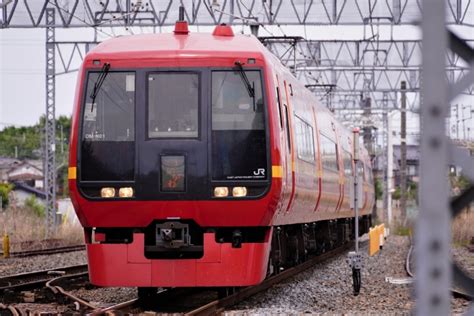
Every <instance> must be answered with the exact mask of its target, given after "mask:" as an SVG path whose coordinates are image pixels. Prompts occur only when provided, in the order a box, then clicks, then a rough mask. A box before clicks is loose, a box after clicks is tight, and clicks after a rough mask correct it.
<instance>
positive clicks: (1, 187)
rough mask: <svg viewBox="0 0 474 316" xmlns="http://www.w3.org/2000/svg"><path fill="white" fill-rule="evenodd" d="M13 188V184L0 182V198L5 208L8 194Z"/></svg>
mask: <svg viewBox="0 0 474 316" xmlns="http://www.w3.org/2000/svg"><path fill="white" fill-rule="evenodd" d="M11 190H13V184H9V183H0V196H1V198H2V208H6V207H7V206H8V203H9V199H8V194H9V193H10V191H11Z"/></svg>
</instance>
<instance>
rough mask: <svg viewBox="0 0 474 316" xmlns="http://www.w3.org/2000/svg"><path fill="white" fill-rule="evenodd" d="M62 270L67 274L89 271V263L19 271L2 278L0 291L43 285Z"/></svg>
mask: <svg viewBox="0 0 474 316" xmlns="http://www.w3.org/2000/svg"><path fill="white" fill-rule="evenodd" d="M58 271H60V272H61V273H65V274H66V275H72V274H76V273H77V272H78V271H79V272H80V273H87V264H81V265H75V266H67V267H61V268H54V269H48V270H41V271H33V272H26V273H19V274H14V275H9V276H6V277H2V278H0V293H2V292H4V291H5V290H12V291H20V290H25V289H31V288H38V287H42V286H43V285H44V283H45V282H47V281H49V280H51V279H52V278H54V273H55V272H58Z"/></svg>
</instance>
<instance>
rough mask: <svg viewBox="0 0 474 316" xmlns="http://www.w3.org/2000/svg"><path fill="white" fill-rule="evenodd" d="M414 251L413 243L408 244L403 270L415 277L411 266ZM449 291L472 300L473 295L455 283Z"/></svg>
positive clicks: (456, 295) (455, 295)
mask: <svg viewBox="0 0 474 316" xmlns="http://www.w3.org/2000/svg"><path fill="white" fill-rule="evenodd" d="M413 253H414V247H413V245H410V249H409V250H408V254H407V257H406V260H405V271H406V272H407V275H408V276H410V277H412V278H415V273H414V272H413V271H412V267H411V262H412V260H411V257H412V256H413ZM451 293H452V294H453V296H454V297H459V298H463V299H465V300H468V301H472V300H473V299H474V297H472V296H471V295H470V294H469V293H468V292H467V291H465V290H463V289H462V288H461V287H459V286H457V285H456V284H455V283H453V285H452V288H451Z"/></svg>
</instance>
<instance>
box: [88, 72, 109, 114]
mask: <svg viewBox="0 0 474 316" xmlns="http://www.w3.org/2000/svg"><path fill="white" fill-rule="evenodd" d="M109 69H110V64H109V63H105V64H104V66H102V70H101V71H100V75H99V78H97V81H96V82H95V84H94V90H92V93H91V95H90V97H91V99H92V106H91V112H93V111H94V103H95V98H96V97H97V95H98V94H99V91H100V87H102V84H103V83H104V81H105V77H107V75H108V74H109Z"/></svg>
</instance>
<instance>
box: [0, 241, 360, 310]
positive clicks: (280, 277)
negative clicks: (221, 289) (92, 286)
mask: <svg viewBox="0 0 474 316" xmlns="http://www.w3.org/2000/svg"><path fill="white" fill-rule="evenodd" d="M365 243H366V242H363V243H361V244H362V245H363V244H365ZM352 245H353V243H347V244H345V245H343V246H341V247H339V248H336V249H334V250H331V251H328V252H326V253H324V254H322V255H318V256H313V257H310V258H309V259H308V260H306V261H305V262H303V263H301V264H299V265H297V266H295V267H292V268H288V269H286V270H283V271H281V272H280V273H279V274H277V275H274V276H272V277H270V278H268V279H265V280H264V281H263V282H262V283H260V284H258V285H255V286H250V287H246V288H241V289H238V290H236V291H235V292H234V293H232V294H229V295H227V296H224V297H222V298H218V295H217V291H216V290H215V289H202V288H201V289H199V288H171V289H163V290H161V291H160V292H158V293H157V294H156V296H155V297H153V300H152V301H153V305H150V306H148V305H144V302H143V301H139V300H138V299H132V300H128V301H124V302H120V303H118V304H114V305H111V306H107V307H100V306H97V305H95V304H93V303H91V302H88V301H86V300H84V299H82V298H80V297H77V296H75V295H73V294H72V293H71V292H68V291H66V290H65V289H64V287H65V286H64V284H67V279H74V278H77V277H85V276H87V265H79V266H71V267H63V268H57V269H54V270H45V271H36V272H32V273H22V274H17V275H12V276H9V277H5V278H1V279H0V294H1V293H2V292H4V291H5V290H8V291H15V292H19V291H21V290H25V289H31V288H47V289H49V290H50V291H51V292H52V293H54V294H55V297H56V299H59V298H60V297H63V298H67V299H68V300H69V301H72V302H75V304H76V305H78V306H79V305H80V310H81V311H84V312H85V311H87V312H89V313H93V314H94V315H101V314H106V313H108V312H117V313H132V314H138V313H143V312H145V311H150V310H151V311H154V312H156V313H181V314H184V315H214V314H217V313H220V312H222V311H224V310H225V309H226V308H229V307H230V306H233V305H235V304H237V303H239V302H242V301H244V300H245V299H247V298H249V297H251V296H253V295H255V294H257V293H259V292H263V291H265V290H267V289H269V288H270V287H272V286H273V285H275V284H277V283H280V282H282V281H284V280H286V279H288V278H290V277H293V276H295V275H297V274H298V273H301V272H302V271H304V270H306V269H308V268H310V267H312V266H314V265H315V264H318V263H322V262H324V261H326V260H328V259H330V258H333V257H335V256H337V255H339V254H341V253H343V252H345V251H346V250H348V249H350V248H351V247H352ZM1 308H12V307H11V306H7V305H4V306H3V307H2V306H0V309H1Z"/></svg>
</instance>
